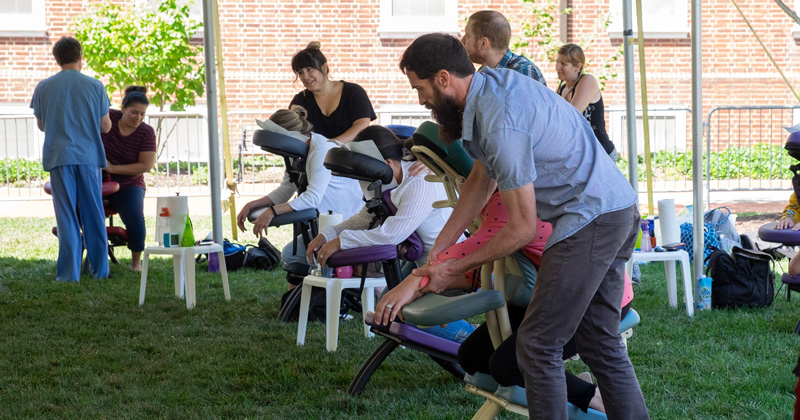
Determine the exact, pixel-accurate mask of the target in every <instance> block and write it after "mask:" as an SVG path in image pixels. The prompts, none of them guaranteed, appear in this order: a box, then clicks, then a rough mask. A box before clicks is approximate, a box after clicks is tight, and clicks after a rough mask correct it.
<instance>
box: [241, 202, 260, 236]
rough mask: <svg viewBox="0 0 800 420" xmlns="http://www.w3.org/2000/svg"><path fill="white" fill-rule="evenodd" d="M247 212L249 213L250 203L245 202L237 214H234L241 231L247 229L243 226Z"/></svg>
mask: <svg viewBox="0 0 800 420" xmlns="http://www.w3.org/2000/svg"><path fill="white" fill-rule="evenodd" d="M264 213H266V212H264ZM248 214H250V203H248V204H245V205H244V207H242V209H241V210H239V214H237V215H236V225H237V226H239V229H241V230H242V232H246V231H247V229H245V227H244V221H245V220H247V215H248Z"/></svg>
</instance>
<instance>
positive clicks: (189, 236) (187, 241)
mask: <svg viewBox="0 0 800 420" xmlns="http://www.w3.org/2000/svg"><path fill="white" fill-rule="evenodd" d="M181 245H182V246H194V231H193V230H192V219H190V218H189V215H188V214H187V215H186V227H184V228H183V239H181Z"/></svg>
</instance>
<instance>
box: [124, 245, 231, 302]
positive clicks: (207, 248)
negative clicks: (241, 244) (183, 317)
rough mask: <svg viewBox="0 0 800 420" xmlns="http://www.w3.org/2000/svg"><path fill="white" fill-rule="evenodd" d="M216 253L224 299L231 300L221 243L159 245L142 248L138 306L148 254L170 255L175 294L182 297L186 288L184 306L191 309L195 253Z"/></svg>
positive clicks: (140, 300)
mask: <svg viewBox="0 0 800 420" xmlns="http://www.w3.org/2000/svg"><path fill="white" fill-rule="evenodd" d="M215 252H216V253H217V259H218V260H219V272H220V274H221V275H222V289H223V290H224V292H225V300H226V301H230V300H231V290H230V287H229V286H228V271H227V269H226V268H225V254H223V252H222V245H220V244H209V245H198V246H188V247H169V248H164V247H160V246H151V247H147V248H146V249H145V250H144V258H143V260H142V282H141V285H140V286H139V306H142V305H144V293H145V289H147V268H148V265H149V261H150V254H163V255H172V267H173V270H174V273H175V296H177V297H179V298H183V294H184V293H183V292H184V289H185V290H186V308H187V309H192V308H194V306H195V304H196V303H197V299H196V293H195V281H194V264H195V262H194V256H195V255H197V254H210V253H215Z"/></svg>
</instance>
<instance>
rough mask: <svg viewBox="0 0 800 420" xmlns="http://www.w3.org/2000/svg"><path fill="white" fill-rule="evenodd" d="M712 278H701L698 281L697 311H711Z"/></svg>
mask: <svg viewBox="0 0 800 420" xmlns="http://www.w3.org/2000/svg"><path fill="white" fill-rule="evenodd" d="M711 282H712V280H711V277H700V278H699V279H697V305H696V307H697V310H698V311H707V310H709V309H711Z"/></svg>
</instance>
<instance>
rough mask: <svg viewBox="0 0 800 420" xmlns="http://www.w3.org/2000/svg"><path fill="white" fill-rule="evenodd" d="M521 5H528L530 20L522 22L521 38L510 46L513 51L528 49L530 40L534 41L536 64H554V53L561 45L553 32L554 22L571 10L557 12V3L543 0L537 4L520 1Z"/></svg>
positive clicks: (552, 0) (532, 1) (533, 1)
mask: <svg viewBox="0 0 800 420" xmlns="http://www.w3.org/2000/svg"><path fill="white" fill-rule="evenodd" d="M522 2H523V3H526V4H527V3H530V4H532V6H531V7H530V16H531V18H530V20H526V21H524V22H522V37H520V38H516V39H514V40H513V42H512V44H511V49H512V50H514V51H517V50H520V49H523V48H528V47H530V40H531V39H533V40H535V43H536V45H537V49H536V52H535V54H534V55H533V57H531V58H533V59H534V60H535V61H536V62H540V63H541V62H550V63H553V62H555V59H556V53H557V52H558V49H559V48H560V47H561V45H562V43H561V41H560V40H559V38H558V33H557V32H556V30H555V25H556V20H557V19H558V18H559V17H560V16H561V15H568V14H570V13H572V9H571V8H566V9H563V10H559V8H558V2H556V1H555V0H545V1H543V2H537V1H535V0H522Z"/></svg>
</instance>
